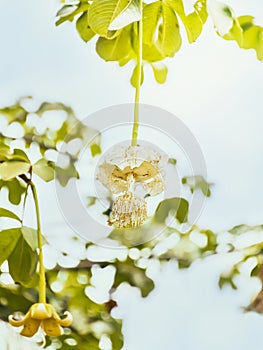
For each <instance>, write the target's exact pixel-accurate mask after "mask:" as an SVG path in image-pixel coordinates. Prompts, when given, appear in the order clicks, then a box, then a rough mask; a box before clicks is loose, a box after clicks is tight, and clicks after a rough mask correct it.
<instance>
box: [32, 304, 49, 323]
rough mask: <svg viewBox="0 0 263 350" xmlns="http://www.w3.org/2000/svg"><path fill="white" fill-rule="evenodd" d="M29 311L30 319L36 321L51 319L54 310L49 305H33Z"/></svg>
mask: <svg viewBox="0 0 263 350" xmlns="http://www.w3.org/2000/svg"><path fill="white" fill-rule="evenodd" d="M29 311H30V313H31V317H32V318H35V319H36V320H44V319H45V318H50V317H52V315H53V312H54V311H55V310H54V309H53V307H52V306H51V305H49V304H44V303H37V304H33V305H32V306H31V308H30V310H29Z"/></svg>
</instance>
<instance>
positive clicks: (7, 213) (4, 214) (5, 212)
mask: <svg viewBox="0 0 263 350" xmlns="http://www.w3.org/2000/svg"><path fill="white" fill-rule="evenodd" d="M0 217H5V218H10V219H14V220H17V221H21V219H20V218H19V217H18V216H17V215H16V214H15V213H13V212H12V211H10V210H8V209H5V208H0Z"/></svg>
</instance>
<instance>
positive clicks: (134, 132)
mask: <svg viewBox="0 0 263 350" xmlns="http://www.w3.org/2000/svg"><path fill="white" fill-rule="evenodd" d="M139 6H140V12H141V19H140V20H139V22H138V38H139V40H138V49H137V79H136V87H135V101H134V120H133V129H132V146H137V140H138V131H139V112H140V111H139V102H140V88H141V82H142V43H143V41H142V40H143V2H142V0H140V3H139Z"/></svg>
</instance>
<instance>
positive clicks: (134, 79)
mask: <svg viewBox="0 0 263 350" xmlns="http://www.w3.org/2000/svg"><path fill="white" fill-rule="evenodd" d="M138 69H139V67H138V65H136V66H135V67H134V69H133V72H132V76H131V80H130V83H131V85H132V86H133V87H134V88H136V86H137V80H138ZM141 70H142V72H141V85H142V84H143V81H144V69H143V65H142V68H141Z"/></svg>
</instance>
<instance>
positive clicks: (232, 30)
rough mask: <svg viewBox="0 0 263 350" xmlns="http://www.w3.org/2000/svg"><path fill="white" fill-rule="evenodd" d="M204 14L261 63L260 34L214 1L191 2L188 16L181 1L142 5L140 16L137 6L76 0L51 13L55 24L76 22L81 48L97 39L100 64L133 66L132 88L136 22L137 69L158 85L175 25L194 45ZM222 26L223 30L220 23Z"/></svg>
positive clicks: (174, 44)
mask: <svg viewBox="0 0 263 350" xmlns="http://www.w3.org/2000/svg"><path fill="white" fill-rule="evenodd" d="M208 14H209V15H210V16H211V18H212V20H213V22H214V25H215V28H216V30H217V33H218V34H219V35H220V36H221V37H222V38H224V39H226V40H234V41H236V42H237V43H238V45H239V46H240V47H241V48H244V49H254V50H255V51H256V53H257V57H258V59H260V60H262V59H263V35H262V33H263V28H262V27H260V26H258V25H255V24H254V23H253V20H254V18H253V17H252V16H241V17H238V18H237V17H236V16H235V14H234V11H233V10H232V9H231V8H230V7H229V6H228V5H226V4H224V3H221V2H218V1H214V0H211V1H209V2H208V1H206V0H197V1H196V3H195V4H194V6H193V10H192V12H191V13H189V14H186V11H185V7H184V3H183V0H161V1H159V0H158V1H153V2H150V3H143V4H142V13H141V7H140V0H129V1H127V0H122V1H119V0H103V1H101V0H93V1H88V0H80V1H79V2H77V3H76V2H75V1H74V3H72V4H71V3H67V4H65V5H63V7H62V8H61V9H60V10H59V11H58V13H57V17H58V20H57V23H56V24H57V25H60V24H61V23H63V22H65V21H73V20H74V19H76V28H77V31H78V33H79V35H80V37H81V38H82V39H83V40H84V41H85V42H88V41H89V40H91V39H92V38H93V37H94V36H97V37H98V39H97V42H96V51H97V53H98V55H99V56H100V57H101V58H102V59H104V60H105V61H116V62H118V63H119V65H120V66H124V65H126V64H127V63H128V62H130V61H134V62H135V66H134V70H133V73H132V77H131V84H132V85H133V86H135V85H136V76H137V74H136V72H137V70H138V66H137V53H138V21H139V20H140V19H142V21H143V45H142V57H143V66H144V65H145V64H149V65H150V66H151V67H152V69H153V73H154V77H155V79H156V81H157V82H158V83H164V82H165V80H166V77H167V72H168V70H167V67H166V66H165V65H164V64H163V63H162V61H163V60H164V59H166V58H168V57H173V56H174V55H175V54H176V53H177V52H178V51H179V50H180V48H181V44H182V37H181V33H180V30H181V24H182V25H183V27H184V29H185V32H186V35H187V38H188V42H189V43H190V44H191V43H194V42H195V41H196V40H197V39H198V37H199V36H200V34H201V33H202V30H203V25H204V24H205V22H206V20H207V17H208ZM226 21H227V23H228V26H227V29H226V30H225V28H223V29H222V23H223V25H224V23H225V22H226ZM142 82H143V67H142V81H141V83H142Z"/></svg>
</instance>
